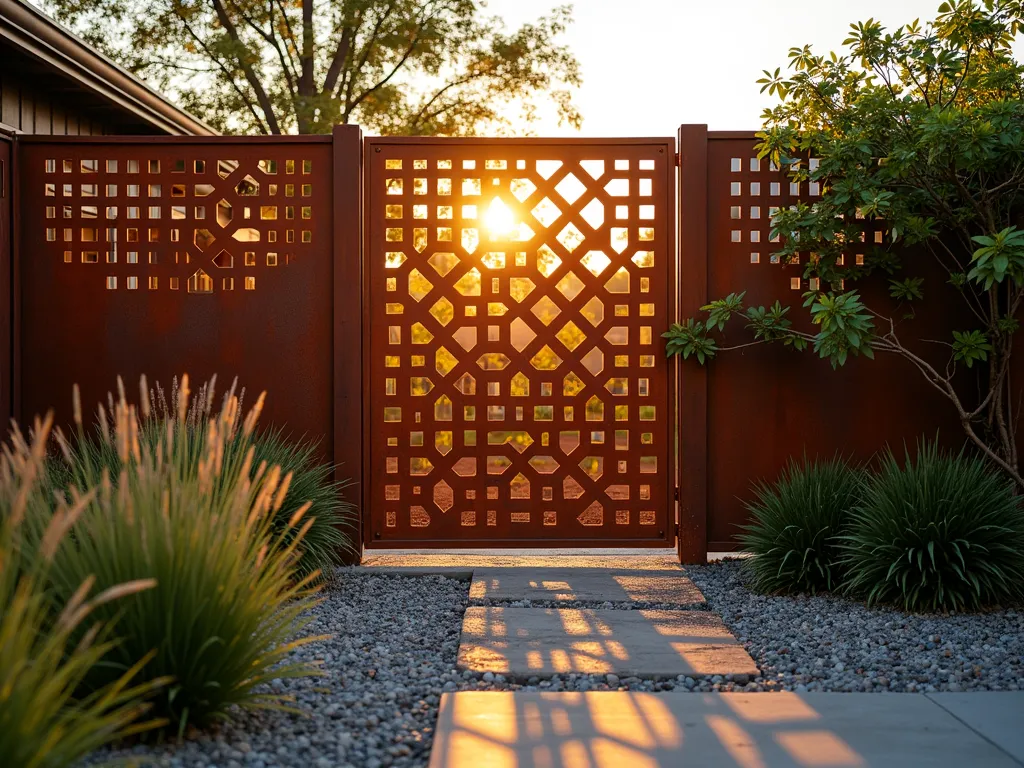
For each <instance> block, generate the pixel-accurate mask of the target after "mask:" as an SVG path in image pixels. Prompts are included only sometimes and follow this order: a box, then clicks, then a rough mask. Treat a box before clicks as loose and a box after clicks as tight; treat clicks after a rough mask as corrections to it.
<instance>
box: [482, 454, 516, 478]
mask: <svg viewBox="0 0 1024 768" xmlns="http://www.w3.org/2000/svg"><path fill="white" fill-rule="evenodd" d="M511 466H512V460H511V459H510V458H509V457H508V456H488V457H487V474H488V475H500V474H501V473H502V472H504V471H505V470H506V469H508V468H509V467H511Z"/></svg>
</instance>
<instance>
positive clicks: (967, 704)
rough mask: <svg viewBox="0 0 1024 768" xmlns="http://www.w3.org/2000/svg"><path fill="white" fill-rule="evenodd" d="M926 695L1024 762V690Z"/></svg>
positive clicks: (1022, 763)
mask: <svg viewBox="0 0 1024 768" xmlns="http://www.w3.org/2000/svg"><path fill="white" fill-rule="evenodd" d="M927 696H928V698H929V699H931V700H932V701H934V702H935V703H936V704H938V705H939V706H940V707H942V708H943V709H944V710H946V711H947V712H949V713H950V714H951V715H953V716H954V717H956V718H957V719H959V720H960V721H961V722H962V723H964V724H965V725H967V726H968V727H970V728H973V729H974V730H975V731H977V732H978V733H980V734H981V735H982V736H984V737H985V738H986V739H988V740H989V741H991V742H992V743H993V744H995V745H996V746H998V747H1000V748H1001V749H1002V750H1003V751H1004V752H1006V753H1007V754H1009V755H1012V756H1013V757H1015V758H1016V759H1017V760H1018V761H1019V762H1020V764H1021V765H1024V691H986V692H984V694H982V693H981V692H980V691H968V692H964V693H929V694H927Z"/></svg>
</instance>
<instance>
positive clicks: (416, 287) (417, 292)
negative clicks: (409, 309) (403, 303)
mask: <svg viewBox="0 0 1024 768" xmlns="http://www.w3.org/2000/svg"><path fill="white" fill-rule="evenodd" d="M433 288H434V286H433V284H432V283H431V282H430V281H429V280H427V278H425V277H424V276H423V273H422V272H420V271H419V270H418V269H416V268H415V267H414V268H413V270H412V271H411V272H410V273H409V295H410V296H412V297H413V298H414V299H416V301H422V300H423V297H424V296H426V295H427V294H428V293H430V291H431V290H432V289H433Z"/></svg>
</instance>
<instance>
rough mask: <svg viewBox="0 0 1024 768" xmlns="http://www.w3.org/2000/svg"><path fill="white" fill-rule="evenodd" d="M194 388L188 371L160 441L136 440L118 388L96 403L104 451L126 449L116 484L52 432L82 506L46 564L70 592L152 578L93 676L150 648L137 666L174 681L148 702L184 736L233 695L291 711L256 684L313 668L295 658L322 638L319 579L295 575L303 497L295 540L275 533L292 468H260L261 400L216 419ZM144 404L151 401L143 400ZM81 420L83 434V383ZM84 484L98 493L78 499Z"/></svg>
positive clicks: (229, 408)
mask: <svg viewBox="0 0 1024 768" xmlns="http://www.w3.org/2000/svg"><path fill="white" fill-rule="evenodd" d="M143 392H144V393H145V385H144V384H143ZM188 397H189V392H188V380H187V378H185V379H184V380H183V382H182V391H181V394H180V397H179V402H178V410H177V413H175V414H174V415H173V418H168V419H167V420H165V421H164V422H163V434H162V435H161V436H160V437H159V438H158V439H157V440H156V442H155V444H153V445H150V444H149V443H147V442H145V441H143V440H141V439H140V433H139V428H138V427H139V423H140V417H139V415H138V414H136V412H135V406H132V405H129V404H128V403H127V401H126V399H125V396H124V393H123V389H122V390H121V394H120V399H119V400H118V401H117V402H116V403H113V408H112V409H109V410H110V412H109V413H108V409H104V408H102V407H101V408H100V410H99V414H100V416H99V419H100V436H101V439H102V440H104V441H105V448H104V450H113V451H116V453H117V456H118V459H119V466H120V473H119V475H118V476H117V478H116V480H114V481H112V480H111V477H110V475H109V471H108V468H107V466H105V465H104V464H101V463H96V462H95V461H94V460H93V454H92V453H91V452H88V451H83V452H79V453H78V454H75V453H74V451H73V448H72V447H71V445H70V444H69V443H68V441H67V440H66V439H65V438H64V437H63V436H62V435H60V434H59V432H58V442H59V443H60V445H61V448H62V450H63V452H64V454H65V458H66V459H67V460H68V462H69V465H70V466H72V467H74V470H75V473H76V478H77V480H76V482H75V483H73V484H72V485H71V490H70V495H71V498H72V500H73V501H74V502H75V503H82V504H83V511H82V514H81V516H80V518H79V522H78V525H77V526H76V528H75V536H74V538H73V540H70V541H67V542H65V543H64V544H63V545H62V546H61V547H60V549H59V550H58V552H57V555H56V557H55V558H54V562H53V568H52V574H51V579H52V582H53V585H54V589H55V590H56V591H57V593H58V594H61V595H62V596H66V595H68V594H70V593H72V592H73V590H74V589H75V588H76V586H77V585H78V584H80V583H81V582H82V581H83V579H84V578H86V577H87V576H88V575H89V574H94V575H95V578H96V584H97V586H98V587H99V588H101V589H105V588H107V586H108V585H111V584H119V583H122V582H125V581H131V580H133V579H148V578H152V579H155V580H156V582H157V586H156V587H155V588H154V589H152V590H149V591H146V592H143V593H140V594H138V595H133V596H132V597H131V598H130V599H127V600H124V601H122V602H121V603H120V604H118V606H117V607H116V612H117V627H116V629H117V634H118V637H119V638H120V642H119V643H118V644H117V645H116V646H114V647H112V648H110V649H109V650H108V651H107V654H106V656H105V658H104V664H103V665H101V666H98V667H95V668H94V669H93V671H92V673H91V674H90V676H89V681H88V682H89V684H90V685H91V686H94V687H97V688H98V687H99V686H102V685H106V684H108V683H109V680H110V678H112V677H117V676H119V675H121V674H122V673H123V671H124V670H125V669H129V668H131V667H133V666H135V665H136V664H138V663H139V661H140V660H141V659H144V658H146V656H147V654H150V653H151V652H153V657H152V659H151V660H150V661H148V663H146V664H145V666H144V667H143V668H142V670H141V673H140V674H141V676H142V677H143V678H144V679H153V678H163V677H171V678H173V682H172V683H171V684H170V685H169V686H168V687H167V688H165V689H163V690H162V691H161V692H160V693H159V694H158V695H157V696H156V697H155V698H154V699H153V704H154V709H155V712H156V713H157V714H158V715H159V716H160V717H163V718H166V719H167V720H168V721H169V724H170V726H171V727H172V728H175V729H177V731H178V732H179V733H180V732H181V731H182V730H183V729H184V727H185V726H186V725H187V724H189V723H192V724H196V725H202V724H205V723H207V722H208V721H210V720H211V719H214V718H219V717H223V716H224V715H225V713H226V711H227V709H228V707H229V706H230V705H232V704H238V705H241V706H250V707H256V706H263V707H266V706H270V707H278V708H281V707H284V706H285V702H286V699H284V698H283V697H279V696H275V695H272V694H261V693H256V692H255V691H254V689H255V688H256V686H258V685H259V684H260V683H263V682H265V681H267V680H268V679H270V678H272V677H294V676H299V675H306V674H311V673H313V672H314V669H313V668H312V667H310V666H309V665H306V664H302V663H294V662H290V661H289V660H288V657H289V654H290V652H291V651H292V650H293V649H294V648H296V647H297V646H299V645H302V644H304V643H308V642H311V641H312V640H315V639H318V638H312V637H301V633H302V630H303V628H304V627H305V626H306V624H308V621H309V618H308V614H307V609H308V608H309V607H310V606H311V605H313V604H314V601H315V596H314V591H315V588H314V587H311V586H310V583H311V581H312V579H313V576H310V577H307V578H306V579H303V580H296V578H295V573H294V568H293V566H294V561H295V559H296V557H297V548H298V547H299V546H300V545H301V543H302V540H303V537H304V536H305V535H306V533H307V532H308V531H309V529H310V527H311V526H312V524H313V522H312V520H306V519H304V516H305V514H306V513H307V512H308V509H309V505H308V504H305V505H303V506H302V507H300V508H299V509H298V510H296V512H295V513H294V514H293V515H292V516H291V519H290V520H289V525H290V527H292V528H296V527H297V526H301V527H298V528H297V529H296V530H294V532H293V533H292V535H291V536H289V537H288V540H287V541H285V540H283V539H282V538H280V537H275V536H274V535H273V529H274V526H275V525H276V522H275V516H276V515H277V514H279V513H280V510H281V507H282V504H283V502H284V499H285V497H286V495H287V493H288V489H289V486H290V484H291V480H292V478H291V476H290V475H287V474H284V473H282V472H281V470H280V468H279V467H276V466H273V467H272V466H268V465H266V464H262V463H261V464H259V465H258V466H255V469H254V468H253V467H254V456H255V447H254V446H253V445H252V436H253V433H254V430H255V428H256V421H257V419H258V417H259V413H260V410H261V409H262V404H263V397H262V396H261V397H260V399H259V400H258V401H257V403H256V405H255V406H254V408H253V409H252V410H251V411H250V412H249V413H248V415H247V416H245V418H244V419H243V418H242V417H241V410H240V403H239V399H238V398H237V397H236V396H235V395H234V393H229V394H228V396H227V397H226V398H225V399H224V406H223V408H222V410H221V411H220V413H218V414H213V415H208V413H209V408H208V407H204V408H203V409H200V412H199V413H198V414H196V412H193V415H192V416H190V415H189V411H188ZM147 403H148V400H147V399H146V398H145V397H144V398H143V409H144V410H145V408H146V407H147V405H146V404H147ZM148 416H149V415H148V414H147V413H143V414H142V420H143V421H145V419H146V418H148ZM186 418H193V419H200V418H202V419H204V420H206V424H205V426H203V427H202V429H201V430H200V431H201V433H202V434H203V435H204V438H203V441H202V443H201V444H200V443H198V441H197V440H196V439H195V435H196V434H197V431H195V430H190V429H186V428H184V427H183V424H184V422H185V420H186ZM75 421H76V423H77V425H78V438H79V441H83V440H85V434H84V427H83V426H82V419H81V409H80V407H79V406H78V403H77V391H76V408H75ZM232 446H233V448H231V449H229V447H232ZM79 481H84V482H79ZM79 487H96V488H97V492H96V493H95V495H94V496H92V497H90V498H85V499H84V501H83V499H82V496H81V493H80V492H79V491H78V490H77V489H78V488H79ZM97 612H98V613H99V614H100V615H101V616H102V617H103V618H104V619H112V618H114V609H113V608H111V609H109V610H108V609H107V607H106V606H101V607H99V608H98V609H97ZM271 670H272V671H271Z"/></svg>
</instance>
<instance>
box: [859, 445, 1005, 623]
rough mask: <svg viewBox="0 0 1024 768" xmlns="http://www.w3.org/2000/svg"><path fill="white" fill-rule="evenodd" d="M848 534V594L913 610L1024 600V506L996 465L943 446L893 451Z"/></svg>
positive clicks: (866, 493) (884, 460)
mask: <svg viewBox="0 0 1024 768" xmlns="http://www.w3.org/2000/svg"><path fill="white" fill-rule="evenodd" d="M880 464H881V465H880V468H879V471H878V473H877V474H876V475H875V476H873V477H872V478H871V480H870V481H869V482H868V483H867V485H866V487H865V491H864V497H863V499H862V501H861V503H860V504H858V506H857V507H856V508H855V509H854V511H853V514H852V515H851V520H850V529H849V532H848V533H847V534H846V535H845V536H844V537H843V550H844V553H845V556H844V558H843V562H844V565H845V566H846V567H847V568H848V583H847V587H848V590H849V591H850V592H851V593H852V594H855V595H858V596H861V597H864V598H866V599H867V601H868V603H869V604H870V603H889V604H893V605H896V606H898V607H900V608H903V609H906V610H910V611H949V610H957V611H961V610H976V609H979V608H983V607H985V606H988V605H995V604H1000V603H1005V602H1007V601H1012V600H1014V599H1017V598H1020V597H1021V596H1022V595H1024V509H1022V506H1021V500H1020V498H1019V497H1018V496H1017V495H1015V493H1014V488H1013V483H1012V481H1010V480H1008V479H1007V477H1006V476H1005V475H1004V474H1001V473H999V472H998V471H997V470H995V469H994V468H993V467H992V466H991V465H990V464H989V463H988V462H986V461H985V460H983V459H982V458H979V457H977V456H974V455H969V454H967V453H965V452H963V451H961V452H960V453H959V454H956V455H951V454H947V453H944V452H943V451H941V450H940V449H939V447H938V445H937V444H936V443H934V442H931V443H925V444H923V445H921V446H919V449H918V452H917V456H916V458H911V456H910V454H909V452H905V455H904V461H903V463H902V465H901V464H900V462H899V461H897V459H896V457H895V456H894V455H893V453H892V452H891V451H887V452H886V453H885V454H884V455H883V456H882V458H881V462H880Z"/></svg>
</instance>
